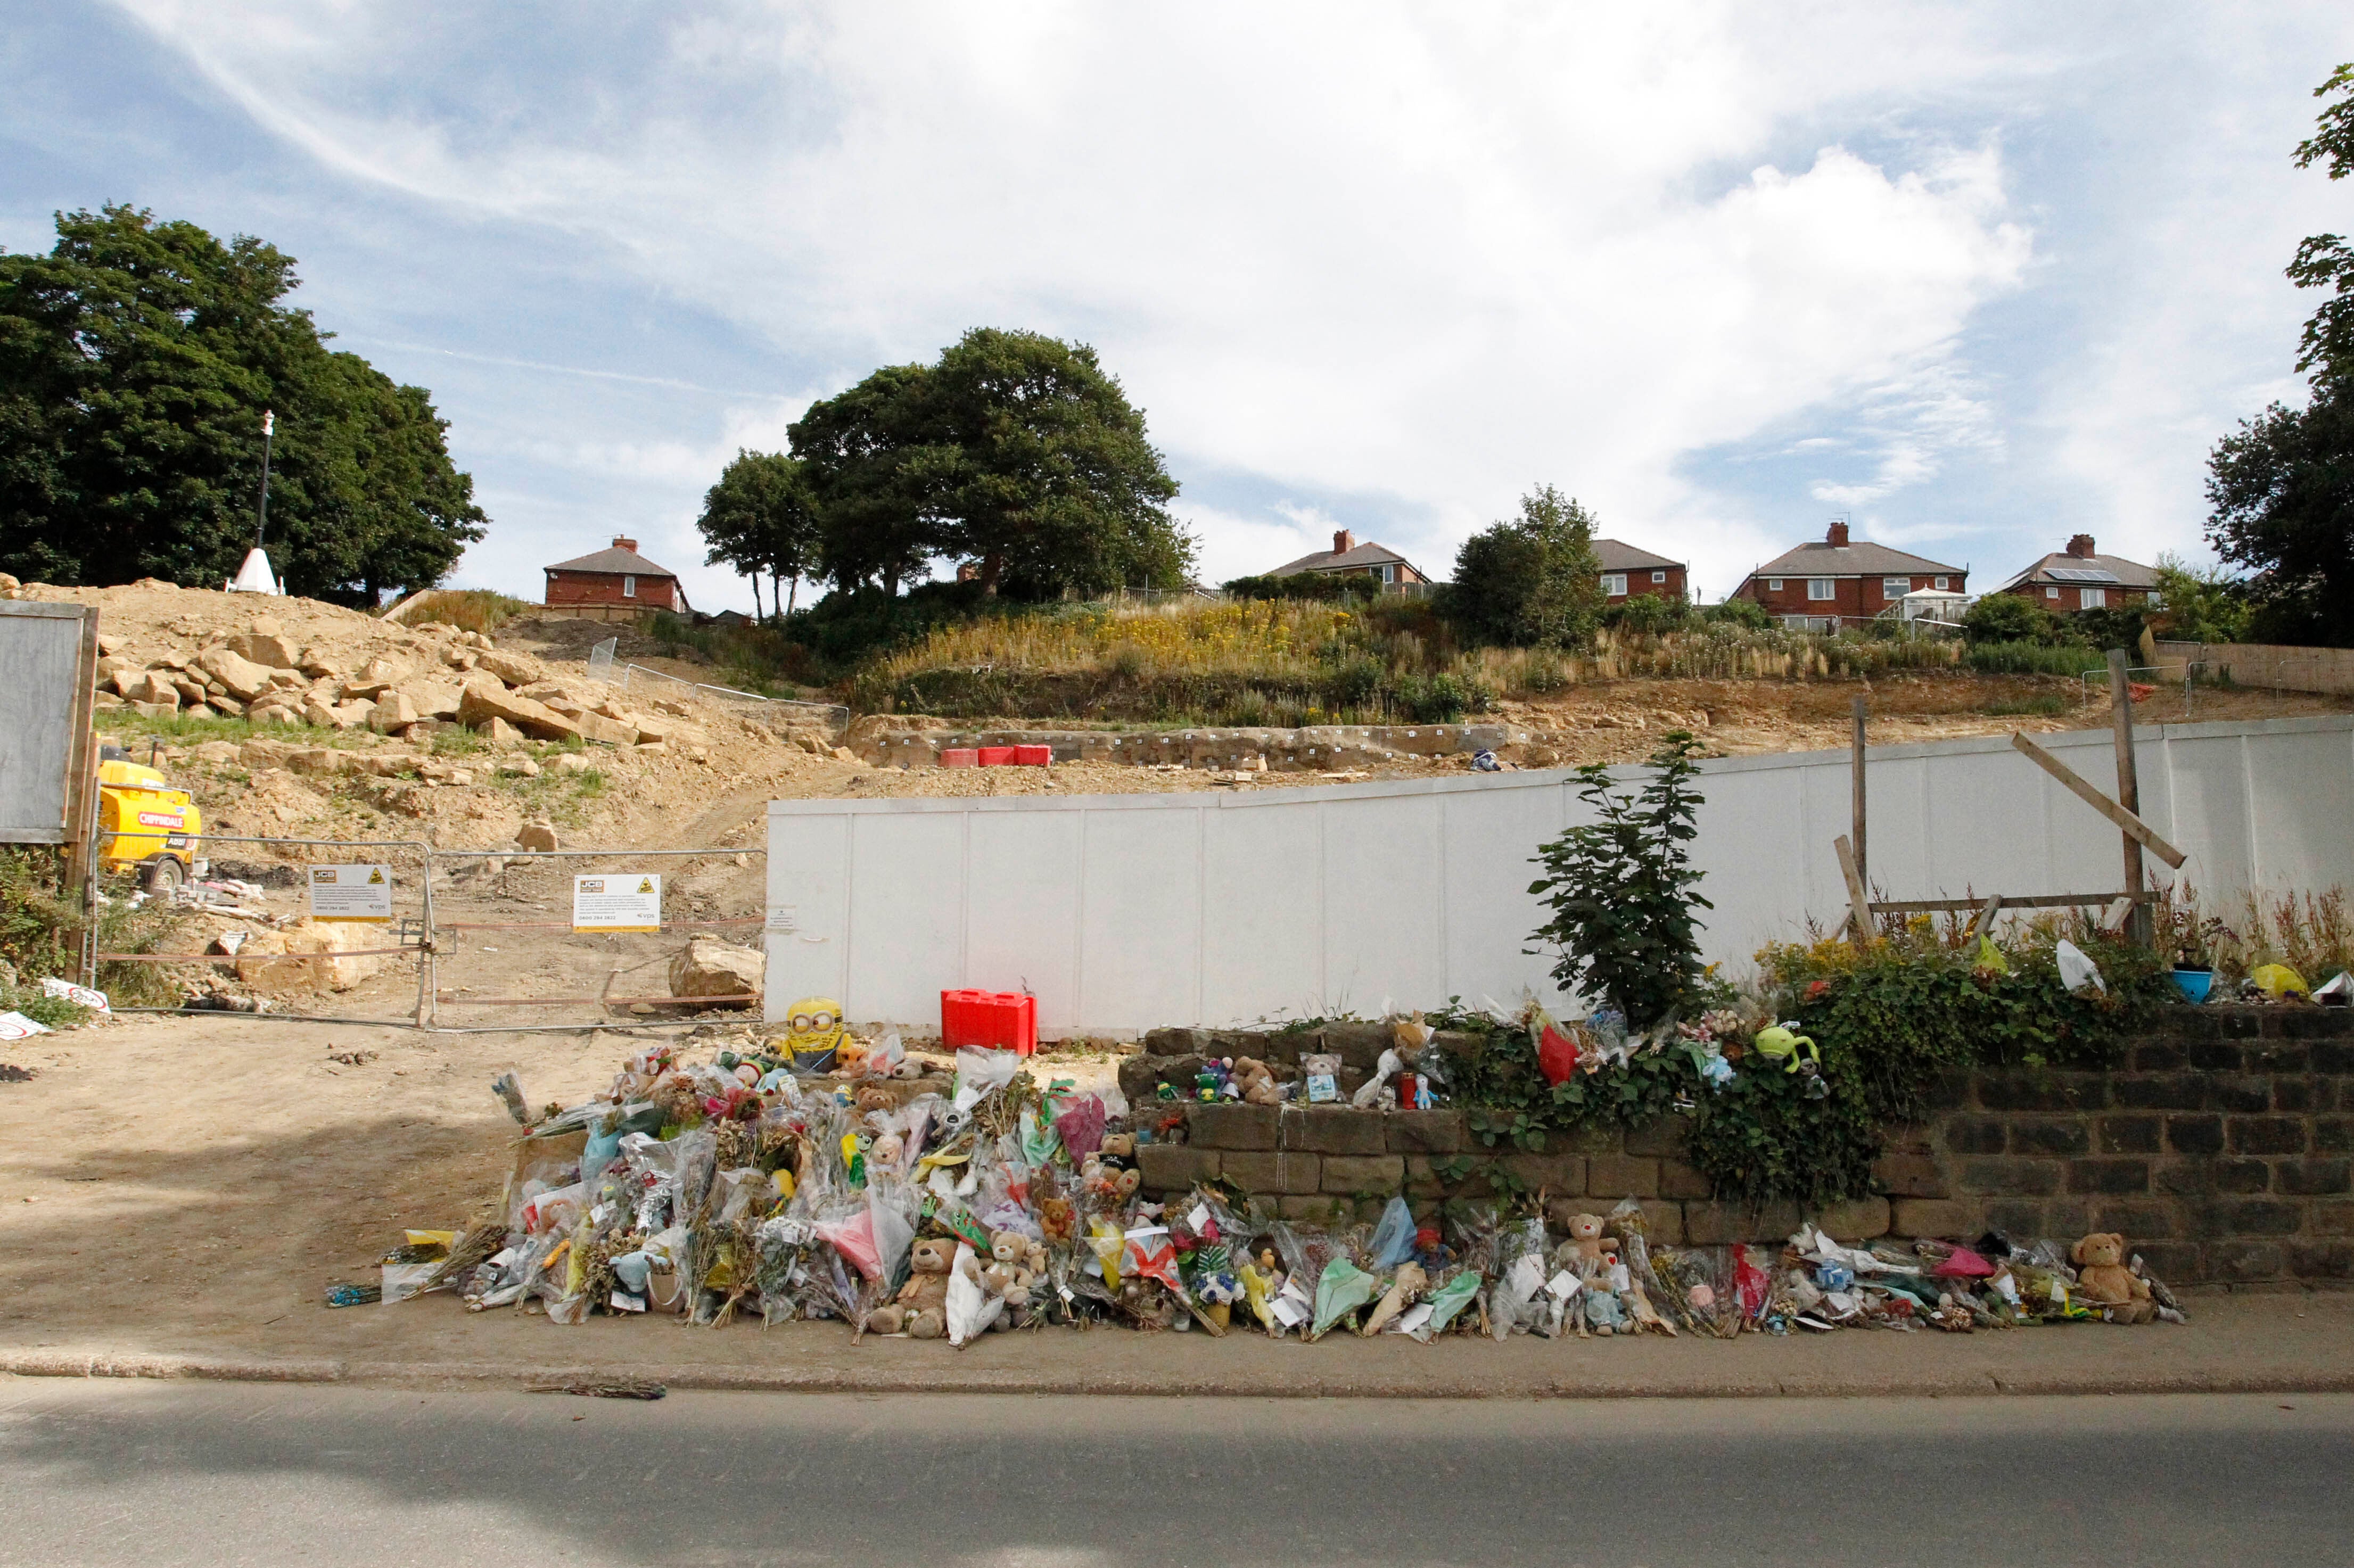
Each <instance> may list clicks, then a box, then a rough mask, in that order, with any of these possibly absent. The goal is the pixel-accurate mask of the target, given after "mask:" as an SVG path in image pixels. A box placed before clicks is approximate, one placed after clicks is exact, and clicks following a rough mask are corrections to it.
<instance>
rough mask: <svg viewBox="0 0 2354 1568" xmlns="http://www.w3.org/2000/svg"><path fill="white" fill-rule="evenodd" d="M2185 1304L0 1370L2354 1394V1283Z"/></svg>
mask: <svg viewBox="0 0 2354 1568" xmlns="http://www.w3.org/2000/svg"><path fill="white" fill-rule="evenodd" d="M2188 1305H2189V1306H2190V1312H2191V1319H2192V1320H2191V1322H2190V1323H2189V1324H2188V1325H2185V1326H2176V1325H2170V1324H2150V1325H2144V1326H2141V1327H2136V1328H2122V1327H2116V1326H2114V1325H2110V1324H2105V1323H2076V1324H2067V1325H2053V1326H2048V1327H2040V1328H2025V1329H2012V1330H2001V1331H1980V1332H1978V1333H1974V1334H1943V1333H1937V1332H1934V1331H1928V1330H1924V1331H1920V1332H1915V1333H1899V1332H1893V1331H1875V1330H1846V1331H1842V1332H1839V1333H1833V1334H1820V1335H1817V1334H1808V1335H1798V1336H1792V1337H1790V1338H1787V1339H1784V1338H1774V1337H1770V1336H1767V1335H1763V1334H1744V1335H1743V1336H1741V1337H1740V1338H1739V1339H1737V1340H1731V1341H1724V1340H1700V1339H1694V1338H1692V1337H1690V1336H1686V1337H1684V1338H1681V1339H1674V1340H1670V1339H1663V1338H1659V1337H1655V1336H1644V1337H1641V1338H1638V1339H1609V1340H1577V1339H1564V1340H1540V1339H1536V1338H1533V1337H1530V1336H1521V1337H1517V1338H1514V1339H1512V1340H1509V1341H1506V1342H1505V1343H1502V1344H1498V1343H1496V1342H1494V1341H1493V1340H1484V1339H1473V1338H1457V1337H1451V1336H1450V1337H1447V1338H1444V1339H1441V1340H1437V1341H1435V1342H1434V1343H1431V1344H1428V1345H1423V1344H1417V1343H1416V1342H1415V1341H1413V1340H1408V1339H1405V1337H1403V1336H1400V1335H1383V1336H1376V1337H1375V1338H1373V1339H1371V1340H1360V1339H1357V1338H1355V1337H1353V1336H1346V1335H1332V1336H1328V1337H1327V1338H1326V1339H1324V1340H1321V1341H1320V1342H1319V1343H1317V1344H1313V1345H1306V1344H1301V1343H1299V1342H1298V1341H1296V1340H1270V1339H1268V1338H1267V1337H1266V1336H1265V1335H1263V1334H1260V1333H1257V1332H1256V1331H1236V1332H1233V1333H1230V1334H1228V1335H1227V1336H1226V1337H1225V1338H1224V1339H1213V1338H1211V1337H1210V1336H1208V1335H1207V1334H1205V1333H1203V1332H1200V1331H1198V1330H1196V1331H1194V1332H1191V1333H1174V1332H1166V1333H1140V1332H1136V1331H1133V1330H1127V1329H1119V1328H1105V1329H1095V1330H1068V1329H1044V1330H1034V1331H1015V1332H1010V1333H1002V1334H991V1335H989V1336H986V1337H985V1338H983V1339H982V1340H980V1341H979V1342H977V1343H975V1344H973V1345H970V1346H968V1347H967V1348H965V1349H964V1350H962V1351H957V1350H952V1349H950V1348H949V1346H948V1345H947V1344H946V1343H945V1342H943V1341H939V1340H930V1341H917V1340H895V1339H880V1338H874V1337H869V1338H867V1339H865V1340H863V1341H861V1342H859V1343H857V1344H853V1343H852V1341H851V1337H850V1332H849V1330H847V1329H846V1328H844V1327H843V1326H842V1325H841V1324H838V1323H783V1324H779V1325H778V1326H777V1327H775V1328H773V1329H763V1328H761V1327H760V1326H759V1325H758V1320H757V1319H755V1320H753V1321H751V1322H746V1323H737V1324H735V1325H731V1326H730V1327H728V1328H725V1329H698V1328H694V1327H691V1326H688V1325H685V1324H684V1323H682V1322H680V1321H679V1320H677V1319H649V1318H592V1319H589V1320H588V1322H586V1323H584V1324H581V1325H579V1326H578V1327H575V1328H559V1327H557V1326H555V1325H553V1324H550V1323H549V1322H548V1321H547V1320H546V1319H545V1318H544V1317H538V1316H522V1315H519V1314H516V1313H514V1312H512V1311H494V1312H485V1313H469V1312H467V1311H466V1310H465V1309H464V1307H463V1306H462V1304H461V1303H460V1302H459V1301H458V1300H457V1299H456V1298H452V1297H450V1296H447V1295H441V1296H433V1297H426V1298H419V1299H418V1300H414V1301H405V1302H398V1303H395V1304H393V1305H389V1306H382V1305H379V1306H370V1307H355V1308H342V1309H333V1308H325V1307H323V1306H320V1305H317V1304H316V1303H309V1304H304V1305H302V1306H296V1307H290V1308H283V1309H281V1310H280V1311H279V1312H278V1314H277V1315H276V1316H274V1317H272V1318H271V1319H269V1320H268V1321H266V1322H253V1323H248V1324H223V1323H220V1322H217V1321H216V1322H213V1323H211V1324H209V1325H207V1326H206V1327H203V1328H191V1327H188V1326H186V1323H185V1321H175V1319H171V1318H169V1317H168V1316H165V1315H161V1314H147V1315H139V1314H132V1313H125V1314H123V1315H122V1316H120V1317H118V1318H117V1319H115V1320H114V1321H113V1322H111V1323H110V1324H105V1325H103V1326H102V1327H101V1328H99V1329H97V1330H95V1331H94V1330H93V1324H92V1319H91V1317H90V1314H88V1313H87V1312H80V1313H77V1314H76V1315H75V1316H74V1317H73V1318H72V1319H69V1321H68V1322H67V1323H65V1324H63V1325H58V1326H53V1327H52V1328H51V1329H50V1330H48V1331H46V1332H45V1331H44V1330H43V1327H42V1324H41V1321H40V1320H39V1319H29V1320H27V1319H19V1320H16V1321H13V1322H9V1323H7V1324H6V1325H5V1330H0V1374H13V1375H14V1376H16V1377H18V1378H29V1377H43V1376H46V1377H121V1378H140V1379H156V1378H163V1379H175V1378H179V1379H206V1380H217V1381H241V1382H258V1383H345V1384H355V1385H366V1386H383V1387H408V1388H420V1389H468V1388H472V1389H501V1388H504V1389H514V1388H519V1387H526V1386H528V1385H530V1384H532V1383H543V1382H549V1381H561V1380H566V1379H577V1378H578V1377H581V1376H588V1375H593V1376H597V1377H603V1378H636V1379H643V1380H651V1381H654V1382H660V1383H664V1384H665V1385H667V1386H669V1387H671V1388H674V1389H707V1390H748V1391H751V1390H772V1391H794V1392H801V1393H975V1394H979V1393H1030V1394H1045V1393H1089V1394H1132V1395H1159V1396H1163V1397H1175V1396H1191V1397H1288V1398H1388V1399H1397V1398H1414V1399H1479V1398H1494V1397H1508V1398H1509V1397H1518V1398H1537V1397H1541V1398H1553V1399H1577V1398H1603V1397H1609V1398H1638V1397H1647V1396H1648V1397H1664V1398H1682V1399H1705V1398H1734V1397H1755V1396H1760V1395H1776V1396H1786V1397H1829V1396H1840V1397H1867V1396H1872V1395H1890V1394H1907V1395H1925V1394H1934V1395H1939V1396H1944V1397H1966V1396H1971V1395H1987V1394H2063V1393H2064V1394H2092V1393H2148V1394H2158V1393H2273V1392H2279V1391H2292V1392H2298V1393H2354V1293H2344V1292H2331V1293H2306V1292H2298V1293H2294V1294H2280V1295H2207V1296H2197V1297H2193V1298H2190V1301H2189V1303H2188Z"/></svg>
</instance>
